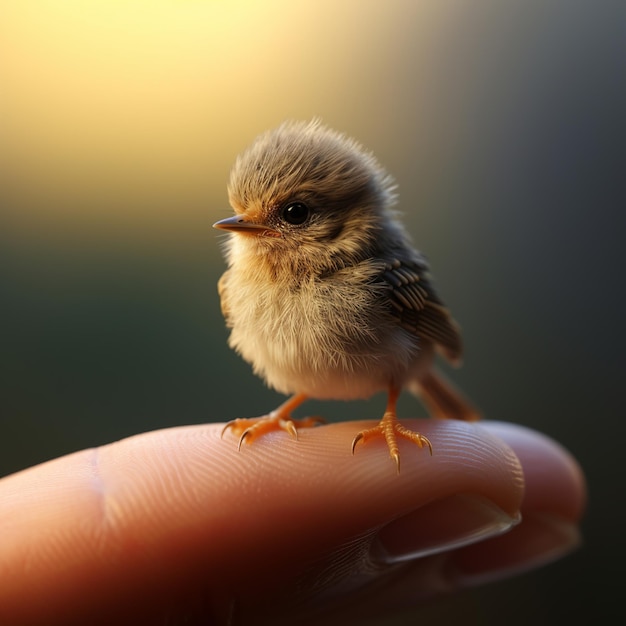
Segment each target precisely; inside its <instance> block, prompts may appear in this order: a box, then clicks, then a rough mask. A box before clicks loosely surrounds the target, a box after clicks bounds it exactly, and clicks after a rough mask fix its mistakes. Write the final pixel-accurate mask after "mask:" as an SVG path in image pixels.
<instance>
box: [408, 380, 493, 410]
mask: <svg viewBox="0 0 626 626" xmlns="http://www.w3.org/2000/svg"><path fill="white" fill-rule="evenodd" d="M407 389H408V390H409V391H410V392H411V393H413V394H414V395H416V396H418V397H419V398H420V399H421V400H422V402H423V403H424V405H425V407H426V408H427V409H428V412H429V413H430V414H431V415H432V416H433V417H443V418H451V419H457V420H464V421H474V420H477V419H480V417H481V415H480V412H479V411H478V409H477V408H476V407H475V406H474V405H473V404H472V403H471V402H470V401H469V400H468V399H467V398H466V397H465V396H464V395H463V394H462V393H461V392H460V391H459V390H458V389H457V388H456V387H455V386H454V385H453V384H452V383H451V382H450V381H449V380H448V379H447V378H446V377H445V376H444V375H443V374H442V373H441V372H438V371H435V370H432V369H431V370H430V371H428V372H427V373H426V374H423V375H422V376H420V378H419V379H415V380H412V381H410V382H409V384H408V385H407Z"/></svg>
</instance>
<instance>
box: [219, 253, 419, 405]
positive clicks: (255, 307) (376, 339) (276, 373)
mask: <svg viewBox="0 0 626 626" xmlns="http://www.w3.org/2000/svg"><path fill="white" fill-rule="evenodd" d="M243 267H245V268H246V270H245V271H243ZM250 267H251V266H250V264H245V265H239V264H237V263H236V264H235V265H234V266H231V268H230V269H229V270H228V272H227V273H226V274H225V276H224V278H223V279H222V281H221V297H222V304H223V308H224V309H225V311H227V320H228V326H229V327H230V328H231V335H230V339H229V343H230V345H231V347H232V348H234V349H235V350H237V351H238V352H239V353H240V354H241V355H242V356H243V358H244V359H246V360H247V361H248V362H249V363H251V364H252V366H253V368H254V371H255V373H257V374H258V375H260V376H262V377H263V378H264V379H265V380H266V382H267V383H268V385H270V386H271V387H274V388H275V389H276V390H277V391H280V392H282V393H285V394H288V393H306V394H307V395H310V396H313V397H317V398H340V399H351V398H361V397H369V396H371V395H372V394H373V393H375V392H377V391H379V390H381V389H384V388H386V387H387V385H388V384H389V382H390V380H397V381H398V382H400V381H401V380H402V379H403V378H405V377H406V375H407V372H408V371H409V370H410V368H411V367H413V366H414V364H415V362H416V357H417V356H418V354H419V353H420V346H419V345H418V341H417V338H416V337H415V336H414V335H413V336H412V335H411V333H409V332H407V331H406V330H405V329H403V328H401V327H400V326H399V325H398V323H397V320H395V319H394V318H393V316H392V315H390V314H389V312H388V303H386V295H385V292H386V289H387V286H386V285H384V284H383V283H381V282H379V281H378V282H377V281H375V280H374V278H375V277H376V276H377V275H378V273H379V272H380V268H379V267H378V264H376V263H374V262H364V263H362V264H360V265H359V266H358V267H354V266H351V267H349V268H346V269H345V270H339V271H336V272H334V273H332V274H331V275H328V276H326V277H324V278H321V277H319V276H317V277H316V276H309V277H306V278H304V279H302V280H301V281H300V282H298V283H294V281H293V280H292V278H291V277H285V279H284V280H281V277H280V276H275V275H274V276H271V275H269V274H267V273H266V271H265V270H264V269H263V268H262V267H260V266H259V264H257V265H256V266H254V269H253V270H252V271H251V270H250ZM348 276H349V279H348ZM355 278H357V279H355ZM260 282H261V283H262V284H263V289H259V283H260ZM423 356H424V357H426V356H427V355H426V354H424V355H423Z"/></svg>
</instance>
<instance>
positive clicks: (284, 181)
mask: <svg viewBox="0 0 626 626" xmlns="http://www.w3.org/2000/svg"><path fill="white" fill-rule="evenodd" d="M394 188H395V186H394V183H393V180H392V179H391V177H390V176H389V175H388V174H387V173H386V172H385V171H384V169H383V168H382V167H381V166H380V165H379V163H378V162H377V160H376V159H375V158H374V156H373V155H372V154H371V153H369V152H367V151H366V150H364V149H363V148H362V147H361V146H360V145H359V144H358V143H357V142H355V141H354V140H352V139H350V138H348V137H346V136H344V135H342V134H340V133H337V132H335V131H333V130H331V129H329V128H326V127H325V126H323V125H322V124H321V123H320V122H319V121H317V120H314V121H312V122H286V123H284V124H282V125H281V126H279V127H278V128H276V129H275V130H272V131H269V132H266V133H265V134H263V135H261V136H259V137H258V138H257V139H256V140H255V142H254V143H253V144H252V145H251V146H250V147H249V148H248V149H247V150H246V151H245V152H244V153H243V154H241V155H240V156H239V157H238V158H237V160H236V162H235V165H234V166H233V169H232V171H231V175H230V181H229V185H228V195H229V200H230V204H231V205H232V207H233V209H234V210H235V215H234V216H232V217H229V218H226V219H223V220H221V221H219V222H217V223H216V224H214V226H215V228H218V229H221V230H226V231H228V232H229V238H228V240H227V245H226V258H227V262H228V269H227V271H226V272H225V273H224V275H223V276H222V277H221V279H220V281H219V285H218V290H219V294H220V298H221V305H222V311H223V314H224V317H225V318H226V322H227V325H228V327H229V328H230V329H231V332H230V338H229V345H230V346H231V347H232V348H234V349H235V350H236V351H237V352H238V353H239V354H240V355H241V356H242V357H243V358H244V359H245V360H246V361H248V362H249V363H251V364H252V367H253V369H254V372H255V373H256V374H258V375H259V376H260V377H262V378H263V379H264V380H265V382H266V383H267V384H268V385H269V386H270V387H273V388H274V389H276V390H277V391H279V392H280V393H283V394H286V395H291V397H290V399H289V400H287V401H286V402H285V403H284V404H282V405H281V406H280V407H279V408H277V409H276V410H274V411H272V412H271V413H269V414H268V415H265V416H262V417H257V418H249V419H236V420H234V421H232V422H229V423H228V424H227V425H226V428H225V429H224V430H225V431H226V430H228V429H230V430H232V431H234V432H235V434H237V435H238V436H239V448H241V444H242V442H243V441H244V440H245V441H247V442H249V441H252V440H253V439H255V438H256V437H258V436H259V435H261V434H263V433H267V432H269V431H273V430H281V429H282V430H285V431H287V432H288V433H290V434H291V435H292V436H293V437H296V438H297V428H302V427H306V426H312V425H314V424H315V423H317V422H318V421H319V420H318V419H317V418H306V419H303V420H295V419H292V417H291V412H292V411H293V410H294V409H295V408H296V407H298V406H299V405H300V404H302V403H303V402H304V401H305V400H306V399H307V398H317V399H341V400H349V399H357V398H368V397H370V396H372V395H373V394H375V393H377V392H380V391H386V392H387V394H388V400H387V408H386V411H385V414H384V415H383V417H382V419H381V420H380V423H379V424H378V425H377V426H375V427H374V428H370V429H367V430H364V431H361V432H359V433H357V435H356V436H355V438H354V441H353V443H352V453H353V454H354V450H355V446H356V445H357V443H358V442H359V441H361V442H366V441H369V440H370V439H373V438H375V437H383V438H384V439H385V440H386V442H387V446H388V448H389V454H390V456H391V458H392V459H393V460H394V461H395V464H396V468H397V471H398V472H399V471H400V454H399V449H398V438H404V439H408V440H410V441H412V442H414V443H415V444H417V445H418V446H419V447H424V446H425V447H427V448H428V449H429V451H430V453H431V454H432V445H431V442H430V441H429V440H428V439H427V438H426V437H424V436H423V435H420V434H419V433H417V432H413V431H411V430H409V429H407V428H405V427H404V426H402V425H401V424H400V422H399V421H398V418H397V416H396V402H397V399H398V395H399V394H400V391H401V390H402V388H404V387H406V388H407V389H409V390H410V391H411V392H413V393H414V394H416V395H418V396H419V397H420V398H421V399H422V401H423V402H424V404H425V406H426V407H427V409H428V411H429V412H430V413H431V414H432V415H434V416H437V417H449V418H456V419H461V420H473V419H477V418H478V414H477V412H476V410H475V409H474V408H473V407H472V406H471V404H470V403H469V402H468V401H467V400H466V399H465V398H464V397H463V396H462V395H461V394H460V393H459V392H458V391H457V390H455V389H454V388H453V387H452V386H451V384H450V383H449V382H447V381H446V380H445V378H444V377H443V376H442V375H441V374H440V373H438V372H437V371H436V369H435V368H434V365H433V360H434V356H435V353H436V352H439V353H441V354H442V355H443V356H444V357H445V358H446V359H447V360H448V361H450V362H451V363H453V364H457V363H458V362H459V361H460V359H461V354H462V343H461V336H460V334H459V328H458V326H457V324H456V323H455V321H454V320H453V319H452V317H451V316H450V313H449V312H448V310H447V309H446V307H445V306H444V305H443V303H442V301H441V300H440V299H439V297H438V295H437V294H436V292H435V290H434V288H433V285H432V282H431V279H430V276H429V273H428V264H427V262H426V260H425V259H424V257H423V256H422V255H421V254H420V253H419V252H418V251H417V250H416V249H415V248H414V247H413V246H412V244H411V241H410V239H409V236H408V234H407V232H406V231H405V229H404V227H403V225H402V224H401V222H400V221H399V219H398V215H397V213H396V212H395V211H394V209H393V207H394V205H395V200H396V196H395V193H394Z"/></svg>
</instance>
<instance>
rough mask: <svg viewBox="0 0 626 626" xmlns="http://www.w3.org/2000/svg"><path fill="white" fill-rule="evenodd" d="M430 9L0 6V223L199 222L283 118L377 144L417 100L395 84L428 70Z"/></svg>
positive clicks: (220, 203)
mask: <svg viewBox="0 0 626 626" xmlns="http://www.w3.org/2000/svg"><path fill="white" fill-rule="evenodd" d="M438 6H440V5H439V3H436V2H433V3H426V4H423V5H422V3H414V2H412V1H411V0H395V1H392V2H385V3H384V2H361V1H360V0H347V1H344V2H335V1H332V0H321V1H318V2H313V1H311V2H290V1H285V0H269V1H265V2H256V1H254V0H247V1H245V0H239V1H235V2H232V1H226V0H223V1H220V0H170V1H165V0H128V1H121V0H118V1H115V0H91V1H89V2H84V1H82V0H73V1H72V0H67V1H61V0H22V1H20V2H5V3H2V5H1V6H0V29H1V32H0V35H1V36H0V89H1V92H2V98H1V99H0V112H1V114H0V185H1V187H0V194H2V195H3V197H4V198H5V200H4V203H3V204H4V209H3V211H4V213H5V214H7V213H8V212H11V210H13V214H12V219H13V221H14V222H15V221H17V222H24V223H25V222H29V224H31V225H33V224H37V225H38V227H41V228H48V227H66V226H67V223H68V220H69V222H71V224H72V225H73V227H74V228H81V224H82V223H86V224H89V225H91V224H92V223H98V224H108V225H109V226H113V227H116V226H117V225H120V224H123V225H124V228H128V227H129V226H130V225H132V224H133V223H135V222H136V223H137V224H139V225H144V224H145V218H146V216H149V217H150V219H151V223H162V224H164V225H166V226H167V227H168V228H171V227H172V226H176V225H182V224H184V222H185V220H186V219H187V218H192V219H199V217H200V215H201V216H202V219H206V220H207V222H209V221H210V220H211V219H213V218H214V217H215V218H217V217H219V216H220V215H223V214H224V213H223V212H224V210H225V209H226V193H225V186H226V181H227V177H228V171H229V169H230V166H231V164H232V161H233V159H234V157H235V156H236V154H237V153H238V152H239V151H240V150H241V149H242V148H243V147H245V146H246V145H247V144H248V143H249V142H250V141H251V140H252V138H253V137H254V136H255V135H256V134H257V133H259V132H261V131H262V130H264V129H266V128H268V127H271V126H273V125H275V124H277V123H279V122H280V121H282V120H283V119H286V118H305V119H306V118H311V117H313V116H322V117H323V118H324V119H325V120H326V121H327V122H328V123H329V124H331V125H334V126H337V127H339V128H343V129H344V130H346V131H347V132H355V131H356V129H357V127H358V126H359V124H360V125H362V126H364V127H365V128H372V129H374V130H375V132H380V133H381V134H383V135H384V134H385V129H387V128H393V127H394V125H395V126H397V125H398V124H401V114H406V113H407V112H408V114H409V115H410V116H412V117H414V116H416V115H417V114H418V113H419V111H418V110H417V109H416V100H415V94H419V91H418V90H416V89H415V88H414V87H412V86H411V85H410V84H409V85H408V86H407V84H406V82H405V79H404V77H402V76H400V75H401V74H402V73H404V74H406V73H407V71H408V72H410V76H411V77H412V79H414V80H415V83H416V84H417V83H419V82H422V81H421V78H420V77H421V76H422V75H424V76H426V75H428V73H429V72H432V60H433V59H432V48H433V45H434V46H435V47H437V46H439V45H440V44H439V43H437V42H439V41H440V35H441V25H442V22H445V20H446V19H447V18H446V14H447V12H446V10H445V9H444V10H440V9H438V8H437V7H438ZM409 95H411V97H408V96H409ZM401 134H402V133H401ZM362 139H363V140H364V141H365V140H366V139H367V138H366V137H363V138H362ZM372 147H376V146H372ZM6 198H8V200H6ZM5 216H6V215H5Z"/></svg>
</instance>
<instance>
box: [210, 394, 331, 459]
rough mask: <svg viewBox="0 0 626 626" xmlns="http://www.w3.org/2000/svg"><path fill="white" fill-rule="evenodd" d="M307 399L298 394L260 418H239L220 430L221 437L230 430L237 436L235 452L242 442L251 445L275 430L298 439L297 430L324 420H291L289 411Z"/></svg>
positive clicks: (316, 418)
mask: <svg viewBox="0 0 626 626" xmlns="http://www.w3.org/2000/svg"><path fill="white" fill-rule="evenodd" d="M306 399H307V397H306V396H305V395H304V394H298V395H295V396H293V397H292V398H289V400H287V401H286V402H285V403H283V404H281V405H280V406H279V407H278V408H277V409H276V410H274V411H272V412H271V413H269V414H268V415H263V416H261V417H251V418H239V419H235V420H233V421H232V422H228V424H226V425H225V426H224V428H223V429H222V434H221V436H223V435H224V433H225V432H226V431H227V430H232V431H233V433H234V434H235V435H239V443H238V445H237V450H241V445H242V444H243V442H244V440H246V441H247V442H249V443H251V442H252V441H253V440H254V439H256V438H257V437H260V436H261V435H264V434H266V433H269V432H273V431H276V430H284V431H286V432H287V433H289V435H291V437H293V438H294V439H296V440H297V439H298V428H309V427H311V426H315V425H317V424H319V423H321V422H323V421H324V420H323V419H322V418H321V417H306V418H304V419H299V420H294V419H291V411H293V410H294V409H296V408H297V407H298V406H300V405H301V404H302V403H303V402H304V401H305V400H306Z"/></svg>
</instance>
